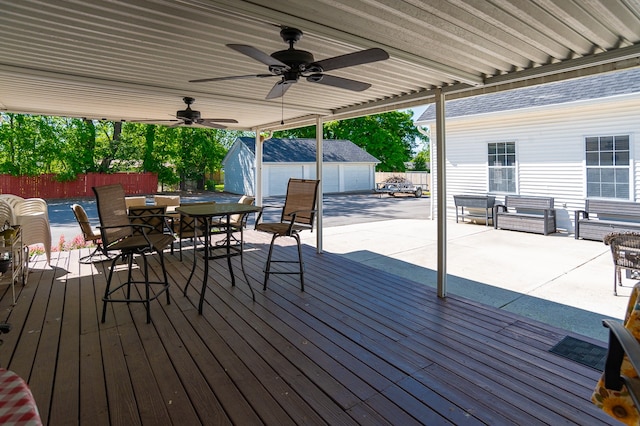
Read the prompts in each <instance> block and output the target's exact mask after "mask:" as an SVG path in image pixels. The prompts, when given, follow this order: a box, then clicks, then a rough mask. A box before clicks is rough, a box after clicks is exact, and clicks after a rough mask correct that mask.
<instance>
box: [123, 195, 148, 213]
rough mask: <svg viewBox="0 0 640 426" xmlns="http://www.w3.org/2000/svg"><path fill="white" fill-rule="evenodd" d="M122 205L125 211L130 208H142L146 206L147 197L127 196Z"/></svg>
mask: <svg viewBox="0 0 640 426" xmlns="http://www.w3.org/2000/svg"><path fill="white" fill-rule="evenodd" d="M124 203H125V205H126V206H127V210H129V209H130V208H131V207H142V206H146V205H147V197H146V196H144V195H127V196H126V197H124Z"/></svg>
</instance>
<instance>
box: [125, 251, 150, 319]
mask: <svg viewBox="0 0 640 426" xmlns="http://www.w3.org/2000/svg"><path fill="white" fill-rule="evenodd" d="M142 265H143V271H144V297H145V300H144V302H143V304H144V307H145V309H146V311H147V324H149V323H150V322H151V300H150V299H149V298H150V297H151V289H150V288H149V262H147V256H146V255H144V254H143V255H142ZM127 298H129V297H127Z"/></svg>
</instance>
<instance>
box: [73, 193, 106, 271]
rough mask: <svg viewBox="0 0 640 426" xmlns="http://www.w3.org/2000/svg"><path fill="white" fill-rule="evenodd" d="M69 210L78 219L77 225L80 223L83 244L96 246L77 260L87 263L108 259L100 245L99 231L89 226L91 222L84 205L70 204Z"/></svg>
mask: <svg viewBox="0 0 640 426" xmlns="http://www.w3.org/2000/svg"><path fill="white" fill-rule="evenodd" d="M71 210H72V211H73V215H74V216H75V218H76V220H77V221H78V225H80V230H81V231H82V238H83V239H84V242H85V244H95V245H96V248H95V249H94V250H93V251H92V252H91V253H90V254H88V255H86V256H82V257H81V258H80V260H79V262H80V263H83V264H88V263H93V262H94V261H104V260H108V259H110V257H109V256H108V255H107V253H106V250H104V249H103V247H102V240H101V239H100V231H98V230H95V229H94V228H93V227H92V226H91V222H89V217H88V216H87V212H86V211H85V209H84V207H82V206H81V205H80V204H72V205H71Z"/></svg>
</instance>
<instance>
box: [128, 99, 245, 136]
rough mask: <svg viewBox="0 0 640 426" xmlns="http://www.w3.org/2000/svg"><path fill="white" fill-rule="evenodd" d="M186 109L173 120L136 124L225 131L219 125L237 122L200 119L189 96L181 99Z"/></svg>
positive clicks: (232, 120) (219, 119)
mask: <svg viewBox="0 0 640 426" xmlns="http://www.w3.org/2000/svg"><path fill="white" fill-rule="evenodd" d="M182 100H183V101H184V103H185V104H187V108H186V109H182V110H178V111H176V119H175V120H135V121H134V122H136V123H144V122H147V123H165V122H166V123H173V124H170V125H169V127H178V126H193V127H211V128H214V129H226V128H227V127H226V126H224V125H222V124H219V123H237V122H238V121H237V120H234V119H231V118H201V116H200V111H195V110H193V109H191V104H193V103H194V102H195V101H196V100H195V99H194V98H191V97H189V96H185V97H184V98H182Z"/></svg>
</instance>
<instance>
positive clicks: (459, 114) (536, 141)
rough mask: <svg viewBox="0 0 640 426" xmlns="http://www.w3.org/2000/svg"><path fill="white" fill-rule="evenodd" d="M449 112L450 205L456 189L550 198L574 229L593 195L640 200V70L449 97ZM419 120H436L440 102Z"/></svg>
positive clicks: (562, 223)
mask: <svg viewBox="0 0 640 426" xmlns="http://www.w3.org/2000/svg"><path fill="white" fill-rule="evenodd" d="M445 116H446V120H447V121H446V123H447V127H446V129H445V131H446V151H447V152H446V165H447V170H446V181H447V188H446V192H447V208H448V209H451V211H452V210H453V209H454V203H453V195H456V194H490V195H495V196H496V202H498V201H502V200H503V199H504V195H506V194H520V195H539V196H551V197H554V201H555V203H554V204H555V208H556V213H557V226H558V228H561V229H565V230H567V231H568V232H573V230H574V227H573V225H574V224H573V218H574V211H575V210H581V209H584V206H585V199H586V198H606V199H618V200H630V201H637V200H638V199H639V198H640V184H639V183H640V182H639V180H640V161H636V159H637V158H640V69H637V68H636V69H632V70H628V71H619V72H614V73H610V74H603V75H598V76H594V77H584V78H579V79H575V80H568V81H564V82H558V83H550V84H546V85H541V86H534V87H530V88H525V89H517V90H513V91H508V92H501V93H494V94H488V95H482V96H477V97H472V98H465V99H459V100H452V101H448V102H446V104H445ZM417 124H420V125H429V126H433V125H435V108H434V106H433V105H432V106H430V107H429V108H427V110H425V112H424V113H423V114H422V116H421V117H420V118H419V119H418V121H417ZM431 135H432V136H434V137H435V135H436V132H435V129H431ZM433 146H434V148H435V143H434V144H433ZM434 152H435V149H434ZM433 157H434V158H435V154H433ZM434 166H435V165H434ZM432 172H433V177H434V179H436V177H437V175H436V173H435V167H434V169H433V170H432ZM435 187H436V182H435V181H434V188H435ZM434 201H435V200H434Z"/></svg>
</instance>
